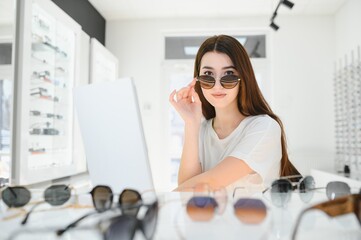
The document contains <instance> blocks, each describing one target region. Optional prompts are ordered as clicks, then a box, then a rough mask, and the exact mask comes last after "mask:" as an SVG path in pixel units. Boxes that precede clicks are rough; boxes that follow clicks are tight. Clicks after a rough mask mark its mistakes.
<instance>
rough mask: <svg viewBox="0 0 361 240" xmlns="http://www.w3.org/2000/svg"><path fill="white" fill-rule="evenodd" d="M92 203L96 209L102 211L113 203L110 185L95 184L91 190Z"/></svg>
mask: <svg viewBox="0 0 361 240" xmlns="http://www.w3.org/2000/svg"><path fill="white" fill-rule="evenodd" d="M91 194H92V198H93V204H94V207H95V209H96V210H97V211H99V212H103V211H105V210H108V209H109V208H111V206H112V203H113V192H112V190H111V189H110V187H107V186H96V187H94V188H93V190H92V191H91Z"/></svg>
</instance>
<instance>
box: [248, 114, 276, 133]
mask: <svg viewBox="0 0 361 240" xmlns="http://www.w3.org/2000/svg"><path fill="white" fill-rule="evenodd" d="M247 118H248V124H247V125H248V126H249V127H250V128H256V129H259V130H261V129H262V130H266V129H269V130H271V129H273V130H275V131H281V127H280V125H279V124H278V122H277V121H276V120H275V119H273V118H272V117H270V116H269V115H267V114H262V115H256V116H249V117H247Z"/></svg>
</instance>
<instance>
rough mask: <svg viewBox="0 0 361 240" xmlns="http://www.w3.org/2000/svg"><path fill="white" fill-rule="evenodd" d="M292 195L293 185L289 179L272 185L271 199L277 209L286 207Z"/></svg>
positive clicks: (277, 181) (280, 180)
mask: <svg viewBox="0 0 361 240" xmlns="http://www.w3.org/2000/svg"><path fill="white" fill-rule="evenodd" d="M291 194H292V184H291V182H290V181H289V180H287V179H279V180H276V181H274V182H273V183H272V187H271V199H272V203H273V204H274V205H275V206H277V207H283V206H285V205H286V204H287V203H288V202H289V200H290V198H291Z"/></svg>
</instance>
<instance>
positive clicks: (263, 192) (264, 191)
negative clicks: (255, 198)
mask: <svg viewBox="0 0 361 240" xmlns="http://www.w3.org/2000/svg"><path fill="white" fill-rule="evenodd" d="M269 189H270V188H269V187H268V188H266V189H265V190H263V191H262V194H265V193H266V192H267V191H268V190H269Z"/></svg>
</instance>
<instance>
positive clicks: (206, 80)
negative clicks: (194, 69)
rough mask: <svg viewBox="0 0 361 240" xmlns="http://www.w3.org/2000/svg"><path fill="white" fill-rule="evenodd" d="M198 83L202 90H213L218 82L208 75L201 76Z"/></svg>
mask: <svg viewBox="0 0 361 240" xmlns="http://www.w3.org/2000/svg"><path fill="white" fill-rule="evenodd" d="M198 81H199V83H200V85H201V87H202V88H204V89H211V88H212V87H213V86H214V84H215V83H216V80H215V79H214V77H212V76H207V75H201V76H199V77H198Z"/></svg>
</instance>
